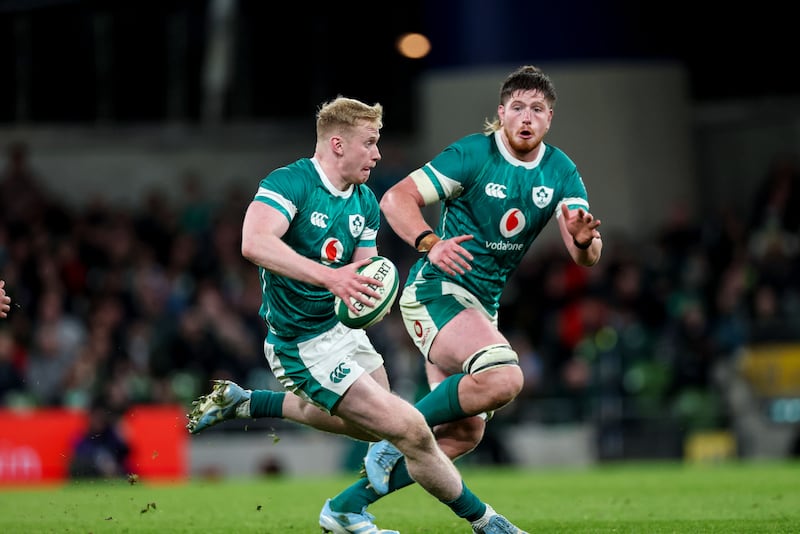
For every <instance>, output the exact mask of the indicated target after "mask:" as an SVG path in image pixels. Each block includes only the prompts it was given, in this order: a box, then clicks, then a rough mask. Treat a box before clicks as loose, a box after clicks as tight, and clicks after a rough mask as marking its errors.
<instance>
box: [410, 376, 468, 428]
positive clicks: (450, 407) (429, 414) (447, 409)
mask: <svg viewBox="0 0 800 534" xmlns="http://www.w3.org/2000/svg"><path fill="white" fill-rule="evenodd" d="M465 376H466V375H465V374H464V373H458V374H454V375H450V376H448V377H447V378H445V379H444V380H442V381H441V383H440V384H439V385H438V386H436V387H435V388H434V389H433V390H432V391H431V392H430V393H428V394H427V395H425V396H424V397H422V398H421V399H420V400H419V401H417V403H416V404H415V406H416V407H417V410H419V411H420V412H422V415H424V416H425V421H427V422H428V426H430V427H434V426H436V425H440V424H442V423H449V422H450V421H457V420H459V419H463V418H464V417H467V414H466V413H464V410H463V409H462V408H461V403H460V402H459V400H458V383H459V382H461V379H462V378H464V377H465Z"/></svg>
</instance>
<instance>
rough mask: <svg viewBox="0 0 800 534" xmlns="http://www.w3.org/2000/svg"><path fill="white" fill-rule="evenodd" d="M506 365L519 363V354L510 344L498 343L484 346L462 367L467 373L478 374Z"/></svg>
mask: <svg viewBox="0 0 800 534" xmlns="http://www.w3.org/2000/svg"><path fill="white" fill-rule="evenodd" d="M504 365H519V356H517V353H516V352H514V349H512V348H511V346H510V345H504V344H498V345H489V346H488V347H483V348H482V349H481V350H479V351H478V352H476V353H475V354H473V355H472V356H470V357H469V358H467V360H466V361H465V362H464V365H462V366H461V369H462V370H463V371H464V372H465V373H467V374H472V375H477V374H478V373H482V372H484V371H488V370H489V369H493V368H495V367H503V366H504Z"/></svg>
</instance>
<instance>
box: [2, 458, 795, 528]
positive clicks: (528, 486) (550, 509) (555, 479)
mask: <svg viewBox="0 0 800 534" xmlns="http://www.w3.org/2000/svg"><path fill="white" fill-rule="evenodd" d="M462 472H463V473H464V477H465V480H466V481H467V484H468V485H469V486H470V488H472V490H473V491H475V492H476V493H477V494H478V495H480V496H481V497H482V498H483V499H485V500H486V501H487V502H489V503H491V504H492V506H494V507H495V509H497V510H498V511H499V512H500V513H502V514H504V515H506V516H507V517H508V518H509V519H511V521H512V522H514V523H515V524H517V525H518V526H520V527H521V528H524V529H526V530H527V531H528V532H530V533H531V534H533V533H548V534H550V533H564V534H566V533H569V534H576V533H615V534H618V533H643V534H658V533H664V534H666V533H670V534H674V533H692V534H698V533H720V534H739V533H767V532H768V533H786V534H789V533H798V532H800V463H798V462H789V463H775V462H758V463H754V462H737V463H730V464H718V465H705V466H697V465H684V464H673V463H658V464H632V463H628V464H625V463H623V464H614V465H604V466H599V467H593V468H587V469H561V468H559V469H551V470H550V469H548V470H545V469H536V470H520V469H497V468H494V469H489V468H474V467H470V468H464V469H462ZM354 477H355V475H342V476H337V477H325V478H295V477H284V478H258V479H247V480H223V481H212V480H193V481H191V482H187V483H181V484H173V485H165V484H149V483H148V482H147V481H146V480H142V481H139V482H138V483H136V484H130V483H128V482H127V481H125V480H119V481H117V480H115V481H75V482H70V483H68V484H65V485H63V486H58V487H49V488H41V487H39V488H30V487H27V488H21V487H20V488H4V489H1V490H0V532H2V533H5V534H8V533H25V534H27V533H40V532H41V533H44V532H59V533H60V532H74V533H84V534H89V533H91V534H101V533H120V532H121V533H139V532H143V533H144V532H152V533H162V534H163V533H172V532H175V533H182V532H186V533H189V532H204V533H209V532H220V533H228V532H230V533H249V532H258V533H266V534H272V533H286V532H297V533H319V532H320V530H319V527H318V525H317V517H318V514H319V511H320V509H321V508H322V504H323V503H324V501H325V499H326V498H328V497H331V496H333V495H335V494H336V493H338V492H339V491H340V490H341V489H342V488H344V487H345V486H346V485H349V484H350V483H351V482H352V481H353V480H354ZM370 511H371V512H372V513H373V514H375V515H376V516H377V518H378V519H377V523H378V525H379V526H381V527H383V528H392V529H396V530H399V531H400V532H402V533H403V534H415V533H426V534H452V533H458V532H462V533H464V534H468V533H470V529H469V526H468V525H467V523H466V522H465V521H463V520H460V519H458V518H457V517H455V516H454V515H453V514H452V513H451V512H450V510H449V509H448V508H447V507H445V506H444V505H443V504H441V503H439V502H437V501H436V500H434V499H433V498H432V497H430V496H429V495H428V494H427V493H425V492H424V491H422V490H421V489H420V488H419V487H417V486H411V487H408V488H405V489H403V490H401V491H399V492H397V493H394V494H392V495H390V496H389V497H386V498H384V499H382V500H380V501H378V502H377V503H375V504H374V505H372V506H371V507H370Z"/></svg>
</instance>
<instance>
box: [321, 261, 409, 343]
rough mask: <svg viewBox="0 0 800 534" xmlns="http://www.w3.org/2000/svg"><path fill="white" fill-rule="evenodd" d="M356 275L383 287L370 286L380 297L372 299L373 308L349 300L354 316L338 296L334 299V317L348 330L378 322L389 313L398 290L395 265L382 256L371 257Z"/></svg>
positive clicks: (398, 280) (398, 283) (398, 279)
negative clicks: (361, 275)
mask: <svg viewBox="0 0 800 534" xmlns="http://www.w3.org/2000/svg"><path fill="white" fill-rule="evenodd" d="M358 273H359V274H363V275H364V276H369V277H371V278H374V279H375V280H378V281H380V282H382V283H383V286H380V287H379V286H378V285H371V284H370V287H371V288H372V289H375V290H376V291H377V292H378V293H380V295H381V296H380V298H378V299H372V301H373V302H374V304H375V306H374V307H372V308H370V307H369V306H366V305H364V304H362V303H360V302H358V301H357V300H355V299H352V298H351V299H350V301H351V302H352V303H353V306H355V308H356V310H357V313H355V314H354V313H353V312H351V311H350V310H349V309H348V308H347V306H345V304H344V302H342V299H341V298H339V297H338V296H337V297H336V298H335V299H334V304H333V306H334V310H335V311H336V317H338V318H339V320H340V321H341V322H342V324H344V325H345V326H349V327H350V328H367V327H369V326H372V325H374V324H375V323H377V322H379V321H380V320H381V319H383V318H384V317H385V316H386V314H388V313H389V310H391V308H392V304H394V300H395V299H396V298H397V292H398V290H399V288H400V273H398V271H397V267H396V266H395V264H394V263H392V262H391V260H389V259H388V258H385V257H383V256H373V257H372V263H368V264H367V265H364V266H363V267H361V268H360V269H359V270H358Z"/></svg>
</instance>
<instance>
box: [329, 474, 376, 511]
mask: <svg viewBox="0 0 800 534" xmlns="http://www.w3.org/2000/svg"><path fill="white" fill-rule="evenodd" d="M378 499H380V496H378V494H376V493H375V490H373V489H372V486H370V485H369V480H367V478H366V477H364V478H359V479H358V480H356V481H355V482H354V483H353V484H351V485H350V486H349V487H348V488H346V489H344V490H343V491H342V492H341V493H339V494H338V495H337V496H336V497H334V498H332V499H331V510H335V511H337V512H345V513H350V514H360V513H361V512H362V511H363V510H364V507H365V506H368V505H370V504H372V503H374V502H375V501H377V500H378Z"/></svg>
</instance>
